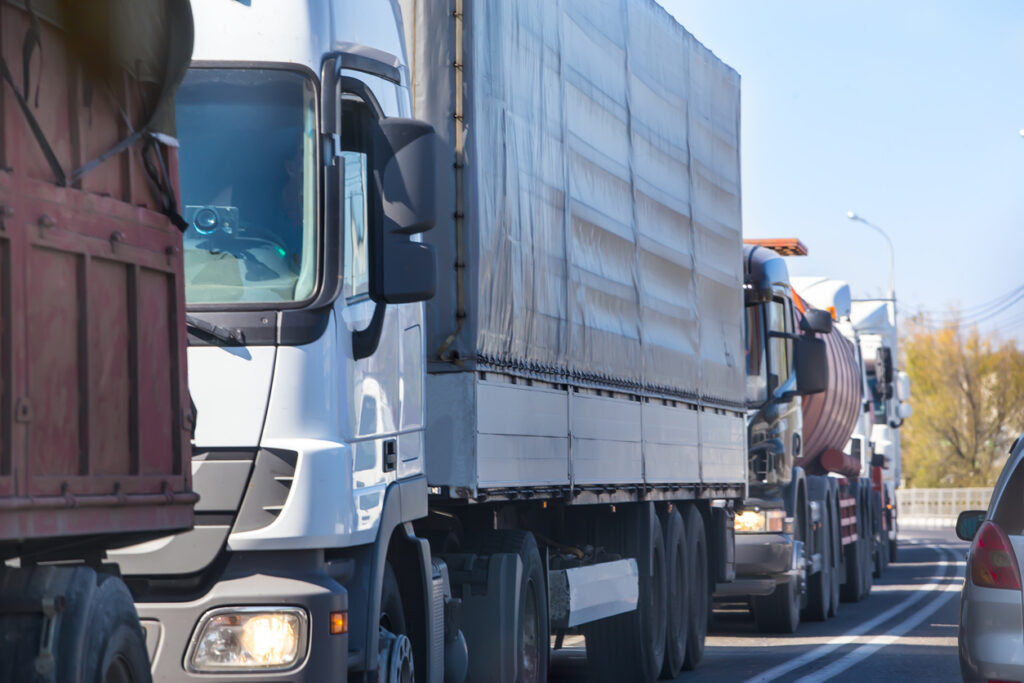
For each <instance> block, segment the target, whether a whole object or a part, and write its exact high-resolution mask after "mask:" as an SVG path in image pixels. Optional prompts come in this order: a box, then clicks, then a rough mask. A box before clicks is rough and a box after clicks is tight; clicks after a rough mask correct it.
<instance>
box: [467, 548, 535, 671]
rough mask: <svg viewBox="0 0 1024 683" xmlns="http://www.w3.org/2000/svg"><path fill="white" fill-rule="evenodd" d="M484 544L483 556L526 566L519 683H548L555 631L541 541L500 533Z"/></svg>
mask: <svg viewBox="0 0 1024 683" xmlns="http://www.w3.org/2000/svg"><path fill="white" fill-rule="evenodd" d="M481 541H482V543H481V545H480V548H479V550H480V551H481V552H482V553H484V554H493V553H514V554H517V555H519V559H520V561H521V562H522V563H523V577H522V583H521V584H520V586H519V633H517V634H516V653H517V655H516V671H517V676H516V681H517V682H519V683H534V682H535V681H536V682H543V681H546V680H547V679H548V657H549V654H548V648H549V645H550V640H551V638H550V634H551V629H550V627H549V625H548V599H547V596H548V592H547V587H546V584H545V571H544V563H543V561H542V560H541V559H540V551H539V550H538V549H537V540H536V539H535V538H534V536H533V534H532V533H530V532H529V531H522V530H520V529H497V530H494V531H491V532H489V533H487V534H486V535H485V536H484V537H483V538H482V539H481ZM470 656H472V653H471V654H470Z"/></svg>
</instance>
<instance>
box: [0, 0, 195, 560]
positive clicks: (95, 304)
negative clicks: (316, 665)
mask: <svg viewBox="0 0 1024 683" xmlns="http://www.w3.org/2000/svg"><path fill="white" fill-rule="evenodd" d="M185 9H186V11H187V7H186V8H185ZM72 11H73V10H72ZM61 18H62V17H60V16H46V15H43V14H40V15H36V16H32V15H30V14H29V13H28V12H26V11H24V10H22V9H20V8H17V7H14V6H11V5H9V4H6V3H0V54H2V57H3V62H4V64H3V66H4V67H5V71H6V72H7V74H8V75H14V74H16V75H17V76H18V77H17V78H9V79H6V80H5V81H4V82H0V542H4V541H8V542H10V541H14V542H19V541H25V540H30V539H40V538H53V537H72V536H80V535H90V536H95V535H98V534H117V535H120V536H121V537H122V538H128V535H131V534H136V538H137V537H138V536H137V534H144V533H150V532H152V533H161V534H162V533H166V532H168V531H172V530H175V529H182V528H187V527H189V526H191V523H192V504H193V503H194V501H195V499H196V496H195V494H194V493H192V491H191V481H190V480H191V476H190V475H191V473H190V468H189V464H188V463H189V452H190V443H189V442H190V433H191V430H192V421H193V416H192V409H191V402H190V400H189V396H188V390H187V386H186V366H185V350H186V338H185V305H184V287H183V281H182V255H181V233H180V231H179V230H178V228H177V227H175V226H174V225H173V224H172V222H171V220H170V219H169V218H168V217H167V215H165V213H164V212H165V210H167V209H169V208H171V207H170V206H169V205H168V203H167V202H168V200H170V199H172V198H173V197H174V196H176V194H177V182H176V179H177V168H176V156H175V150H174V149H173V148H169V147H167V146H166V145H164V144H161V143H159V142H156V140H157V138H154V137H153V136H149V135H146V136H140V137H139V139H137V140H136V141H134V143H133V144H132V145H130V146H128V147H127V149H125V150H124V151H120V152H116V153H113V154H111V155H110V156H109V158H107V159H106V160H104V161H103V162H102V163H99V164H98V165H96V166H95V167H94V168H91V169H88V172H85V173H83V174H75V173H74V169H79V168H82V167H83V166H85V165H86V164H88V162H89V161H90V160H92V159H97V158H98V157H100V155H102V154H103V153H104V152H106V151H107V150H111V149H112V148H113V147H114V146H115V145H116V144H117V143H118V142H119V141H121V140H124V139H125V138H128V137H129V136H131V135H132V134H133V132H134V131H136V130H139V129H142V128H143V127H144V126H146V124H147V122H150V121H151V120H152V119H151V114H152V112H153V111H154V109H155V103H156V102H157V99H158V96H159V95H160V93H161V87H159V84H155V83H154V82H152V81H151V80H149V79H147V77H146V76H145V75H140V74H142V69H141V68H140V70H139V72H138V74H133V73H130V72H128V71H126V70H123V69H122V70H120V71H119V72H118V73H120V74H121V75H122V78H120V79H115V80H113V81H111V80H110V79H109V73H108V74H106V76H107V77H105V78H103V79H98V78H95V77H94V76H93V75H88V74H86V73H85V70H84V68H83V67H82V66H81V62H80V61H79V60H78V59H76V55H75V53H74V51H73V49H72V48H69V47H68V44H69V43H68V40H67V35H66V32H65V31H64V30H62V29H61V28H60V25H61V21H60V20H61ZM64 18H65V19H66V17H64ZM189 25H190V24H189ZM27 36H28V37H30V39H28V40H27V38H26V37H27ZM32 36H38V38H39V40H38V41H35V40H34V39H31V37H32ZM179 39H180V37H179ZM188 40H189V44H190V43H191V35H189V36H188ZM27 42H32V43H34V44H35V47H34V49H32V50H29V51H25V50H23V46H24V45H25V44H26V43H27ZM26 55H27V57H28V63H27V65H26V64H24V63H23V57H24V56H26ZM26 67H27V68H26ZM167 68H168V69H170V66H168V67H167ZM26 73H27V74H29V81H28V84H27V88H26V87H25V84H24V83H23V82H22V78H21V76H22V74H26ZM166 77H167V76H166V73H165V74H164V78H166ZM26 110H27V113H26ZM33 120H34V121H35V122H36V123H37V127H38V131H39V132H41V133H42V138H43V140H44V142H40V139H39V137H40V136H38V135H37V134H36V133H35V132H34V131H33V123H32V122H33ZM46 145H48V146H49V147H50V148H51V149H52V152H53V154H52V158H51V159H48V158H47V154H46V153H45V152H44V148H45V146H46ZM147 165H148V166H149V168H150V170H151V172H147V170H146V166H147ZM61 173H63V174H64V175H65V177H66V179H67V180H66V184H65V185H62V184H61V181H60V178H59V176H60V174H61ZM154 179H155V181H156V182H154ZM161 185H162V189H161ZM168 190H171V192H168ZM168 213H170V211H168ZM8 546H10V543H8Z"/></svg>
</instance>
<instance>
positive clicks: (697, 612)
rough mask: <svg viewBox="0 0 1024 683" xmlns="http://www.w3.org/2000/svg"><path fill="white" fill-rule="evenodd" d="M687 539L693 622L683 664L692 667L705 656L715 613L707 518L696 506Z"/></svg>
mask: <svg viewBox="0 0 1024 683" xmlns="http://www.w3.org/2000/svg"><path fill="white" fill-rule="evenodd" d="M686 542H687V544H688V545H687V547H688V548H689V553H688V555H689V558H690V571H691V572H692V573H691V581H690V600H689V602H690V626H689V629H688V633H687V639H686V660H685V661H684V662H683V668H684V669H686V670H687V671H692V670H694V669H696V668H697V665H698V664H700V660H701V659H703V658H704V641H705V640H706V639H707V636H708V621H709V618H710V614H711V587H710V585H709V582H708V546H707V536H706V535H705V534H704V518H703V517H702V516H701V514H700V511H699V510H697V508H696V507H694V506H692V505H691V506H690V507H688V508H687V510H686Z"/></svg>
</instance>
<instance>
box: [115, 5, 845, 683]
mask: <svg viewBox="0 0 1024 683" xmlns="http://www.w3.org/2000/svg"><path fill="white" fill-rule="evenodd" d="M193 10H194V12H195V16H196V41H195V50H194V55H193V63H192V68H191V69H190V70H189V72H188V74H187V75H186V77H185V79H184V81H183V84H182V86H181V88H180V90H179V94H178V97H177V103H176V118H177V126H178V135H179V138H180V140H181V144H182V148H181V159H180V163H181V183H182V197H181V205H182V213H183V215H184V217H185V219H186V221H187V223H188V228H187V230H186V232H185V237H184V262H185V263H184V266H185V295H186V301H187V307H188V309H189V314H190V319H191V320H192V323H191V327H190V332H189V349H188V358H189V380H190V391H191V393H192V395H193V397H194V399H195V402H196V405H197V407H198V410H199V414H200V419H199V420H198V422H197V424H196V433H195V439H194V442H195V448H194V451H193V454H192V474H193V482H194V487H195V489H196V490H197V491H198V492H199V493H200V500H199V502H198V504H197V506H196V513H195V514H196V516H195V528H194V529H192V530H190V531H187V532H184V533H181V534H177V535H175V536H172V537H168V538H164V539H159V540H156V541H150V542H147V543H143V544H139V545H136V546H132V547H128V548H123V549H119V550H113V551H111V552H110V553H108V556H109V557H110V558H112V559H114V560H116V561H117V562H118V563H119V564H120V566H121V567H122V570H123V572H124V574H125V578H126V581H127V583H128V585H129V587H130V588H131V590H132V592H133V595H134V597H135V600H136V607H137V609H138V613H139V616H140V618H141V619H142V622H143V624H145V625H146V628H147V632H149V633H153V634H155V637H154V638H153V639H151V641H150V652H149V655H150V658H151V659H152V667H153V668H152V670H153V675H154V677H155V678H156V679H157V680H162V681H181V680H211V679H216V678H218V677H223V678H225V679H230V680H234V681H246V680H260V681H267V680H290V681H299V680H302V681H321V680H347V679H351V680H367V681H372V680H388V681H392V680H396V681H406V680H412V679H414V678H416V679H418V680H427V681H442V680H446V681H461V680H473V681H479V680H487V681H491V680H501V681H510V680H516V681H542V680H545V679H546V676H547V667H548V661H549V648H550V645H551V641H552V639H554V643H555V647H558V646H559V645H560V644H561V642H562V640H563V638H564V636H565V635H567V634H571V633H582V634H584V635H585V636H586V640H587V644H588V659H589V663H590V666H591V668H592V672H593V673H594V675H595V676H596V677H600V678H605V679H615V680H653V679H655V678H657V677H658V676H659V675H661V674H664V675H667V676H670V677H671V676H675V675H676V674H678V672H679V671H680V670H681V669H682V668H684V667H691V668H692V667H695V666H697V664H698V663H699V662H700V659H701V657H702V653H703V648H704V639H705V635H706V630H707V626H708V620H709V616H710V610H711V597H712V593H713V591H714V590H715V586H720V585H728V584H729V582H730V581H731V580H732V579H733V576H734V574H735V565H736V557H735V555H734V548H735V542H734V526H735V521H734V514H735V511H736V508H737V507H738V506H739V505H741V504H742V502H743V501H744V500H746V499H747V497H748V486H749V481H748V455H749V454H748V438H749V436H748V429H747V424H746V423H747V410H748V407H749V405H750V404H749V402H748V400H747V396H746V386H747V385H748V383H749V382H748V380H747V378H746V377H745V370H744V366H745V363H744V357H745V356H748V353H749V347H745V345H744V298H745V297H751V298H754V299H756V298H759V297H760V298H762V299H765V298H767V299H772V298H773V297H775V296H776V295H777V296H778V297H780V298H782V299H784V300H787V301H788V300H789V299H788V297H789V296H790V295H789V290H788V285H787V284H786V282H788V280H787V279H786V276H785V268H784V264H781V260H778V263H779V264H781V265H782V266H783V268H782V271H781V274H780V276H781V277H782V281H781V284H780V283H779V282H776V281H768V280H764V279H762V280H759V281H758V282H756V283H754V284H752V285H751V287H748V286H747V285H748V282H747V279H746V278H745V277H744V274H745V271H744V260H743V258H742V245H741V226H740V174H739V77H738V75H737V74H736V73H735V72H734V71H733V70H732V69H730V68H729V67H728V66H726V65H725V64H723V63H722V62H721V61H720V60H718V59H717V58H716V57H715V56H714V55H713V54H712V53H711V52H710V51H708V50H707V49H706V48H705V47H704V46H702V45H701V44H700V43H699V42H698V41H697V40H696V39H694V38H693V36H691V35H690V34H689V33H687V32H686V31H685V29H683V28H682V27H681V26H679V25H678V24H677V23H676V22H675V21H674V20H673V19H672V18H671V17H670V16H669V15H668V14H667V13H666V12H665V11H664V10H662V9H661V8H660V7H659V6H657V5H656V4H655V3H654V2H653V1H651V0H642V1H634V0H631V1H629V2H627V1H625V0H619V1H616V2H604V3H591V2H586V1H585V0H566V1H563V2H560V3H549V2H541V1H539V0H537V1H533V2H528V1H525V0H524V1H521V2H510V3H493V2H485V1H483V0H450V1H448V2H414V1H413V0H400V1H399V2H390V1H387V0H381V1H379V2H361V3H354V2H348V1H346V0H333V1H332V0H307V1H306V2H302V3H296V5H295V7H293V8H291V9H290V10H289V11H288V12H283V11H281V9H280V7H279V6H278V5H277V4H273V3H268V2H261V1H259V0H253V1H251V2H249V1H240V0H204V1H203V2H201V3H199V2H197V3H195V4H194V6H193ZM413 116H415V117H416V118H411V117H413ZM773 272H774V271H773ZM776 274H779V273H777V272H776ZM748 290H749V291H748ZM791 308H792V306H791V304H790V305H789V307H788V308H786V309H785V310H787V311H788V310H790V309H791ZM824 319H828V316H827V315H826V316H824ZM824 319H823V317H822V315H819V314H817V313H814V312H810V311H809V312H808V314H807V320H808V322H807V323H806V324H805V325H804V326H803V328H802V329H801V331H800V333H799V334H798V333H797V332H796V331H795V328H793V326H792V321H791V322H790V323H787V324H788V325H789V327H787V328H785V329H787V330H788V331H789V332H788V334H789V336H788V337H786V338H785V339H784V344H786V345H787V346H786V348H787V349H790V351H789V353H790V355H789V356H787V363H788V364H790V365H791V366H792V367H793V368H795V371H794V372H791V373H790V376H789V377H788V378H787V379H786V382H785V386H784V387H783V386H782V385H778V381H777V380H778V378H776V385H775V386H773V387H772V389H771V391H772V396H771V397H767V396H766V397H765V401H764V403H765V405H766V406H767V404H768V403H770V402H771V401H772V400H775V401H779V400H782V398H783V397H784V398H785V400H786V401H790V400H791V399H792V397H793V396H795V395H796V394H798V393H810V392H812V391H818V390H821V389H823V388H824V372H825V359H824V350H825V347H824V342H822V341H820V340H816V339H814V334H815V333H821V332H825V331H826V328H827V325H826V324H825V322H824ZM829 320H830V319H829ZM775 343H776V338H774V337H769V336H767V335H765V336H763V337H762V338H761V340H760V342H759V344H761V345H762V346H759V347H758V349H757V350H758V352H760V353H761V354H762V356H764V355H765V354H767V353H768V352H767V351H766V350H765V349H766V348H767V345H770V344H775ZM769 356H770V354H769ZM747 364H749V358H748V361H747ZM798 376H799V380H798V379H797V377H798ZM769 409H770V406H767V407H766V408H765V410H766V411H767V410H769Z"/></svg>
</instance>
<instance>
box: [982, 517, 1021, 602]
mask: <svg viewBox="0 0 1024 683" xmlns="http://www.w3.org/2000/svg"><path fill="white" fill-rule="evenodd" d="M971 580H972V581H973V582H974V585H975V586H981V587H983V588H1009V589H1013V590H1020V572H1019V571H1018V569H1017V556H1016V555H1015V554H1014V552H1013V546H1011V545H1010V539H1008V538H1007V537H1006V534H1005V533H1003V530H1002V529H1000V528H999V526H998V525H997V524H995V523H994V522H985V523H984V524H982V525H981V528H980V529H978V534H977V535H976V536H975V537H974V546H973V547H972V548H971Z"/></svg>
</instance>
